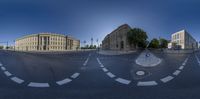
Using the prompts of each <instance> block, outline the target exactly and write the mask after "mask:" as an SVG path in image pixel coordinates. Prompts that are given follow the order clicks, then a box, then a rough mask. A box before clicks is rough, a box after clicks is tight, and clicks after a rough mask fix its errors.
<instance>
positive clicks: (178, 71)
mask: <svg viewBox="0 0 200 99" xmlns="http://www.w3.org/2000/svg"><path fill="white" fill-rule="evenodd" d="M180 72H181V71H180V70H176V71H175V72H174V73H173V75H176V76H177V75H179V74H180Z"/></svg>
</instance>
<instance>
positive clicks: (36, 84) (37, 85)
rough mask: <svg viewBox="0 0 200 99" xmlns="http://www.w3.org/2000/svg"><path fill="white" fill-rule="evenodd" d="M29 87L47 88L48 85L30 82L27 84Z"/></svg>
mask: <svg viewBox="0 0 200 99" xmlns="http://www.w3.org/2000/svg"><path fill="white" fill-rule="evenodd" d="M28 86H29V87H49V84H48V83H37V82H30V83H29V84H28Z"/></svg>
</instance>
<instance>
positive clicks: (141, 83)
mask: <svg viewBox="0 0 200 99" xmlns="http://www.w3.org/2000/svg"><path fill="white" fill-rule="evenodd" d="M155 85H158V83H157V82H156V81H144V82H142V81H139V82H138V83H137V86H155Z"/></svg>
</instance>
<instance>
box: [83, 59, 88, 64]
mask: <svg viewBox="0 0 200 99" xmlns="http://www.w3.org/2000/svg"><path fill="white" fill-rule="evenodd" d="M88 60H89V58H87V59H86V61H85V62H84V63H83V66H86V65H87V63H88Z"/></svg>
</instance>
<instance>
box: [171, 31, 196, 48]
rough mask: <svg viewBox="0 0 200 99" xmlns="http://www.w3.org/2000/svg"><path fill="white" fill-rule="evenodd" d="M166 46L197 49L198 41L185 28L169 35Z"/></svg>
mask: <svg viewBox="0 0 200 99" xmlns="http://www.w3.org/2000/svg"><path fill="white" fill-rule="evenodd" d="M168 48H180V49H197V48H198V43H197V41H196V40H195V39H194V38H193V37H192V36H191V35H190V34H189V33H188V32H187V31H186V30H181V31H178V32H176V33H173V34H172V35H171V42H170V43H169V44H168Z"/></svg>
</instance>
